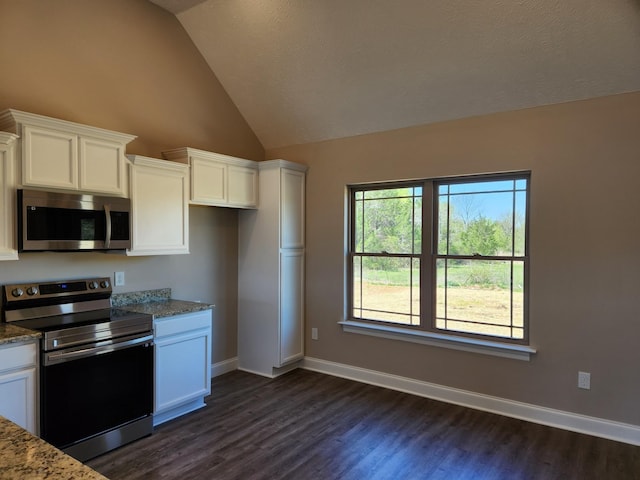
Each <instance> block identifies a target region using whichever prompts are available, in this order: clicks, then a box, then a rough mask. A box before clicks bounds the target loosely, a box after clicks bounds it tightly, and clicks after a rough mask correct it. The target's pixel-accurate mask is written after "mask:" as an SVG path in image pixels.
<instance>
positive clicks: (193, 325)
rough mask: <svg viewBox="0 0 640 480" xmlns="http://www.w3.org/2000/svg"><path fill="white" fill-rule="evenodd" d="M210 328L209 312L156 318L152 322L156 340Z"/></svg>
mask: <svg viewBox="0 0 640 480" xmlns="http://www.w3.org/2000/svg"><path fill="white" fill-rule="evenodd" d="M210 327H211V310H204V311H202V312H194V313H185V314H181V315H175V316H172V317H166V318H158V319H156V320H155V322H154V328H155V334H156V338H161V337H166V336H168V335H176V334H179V333H184V332H189V331H191V330H198V329H201V328H210Z"/></svg>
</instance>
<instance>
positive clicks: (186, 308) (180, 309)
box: [111, 288, 214, 318]
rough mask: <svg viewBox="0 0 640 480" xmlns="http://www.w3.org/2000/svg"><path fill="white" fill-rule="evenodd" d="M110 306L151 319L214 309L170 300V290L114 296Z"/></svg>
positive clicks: (206, 304) (188, 302)
mask: <svg viewBox="0 0 640 480" xmlns="http://www.w3.org/2000/svg"><path fill="white" fill-rule="evenodd" d="M111 304H112V306H114V307H116V308H120V309H122V310H127V311H130V312H135V313H146V314H149V315H153V318H163V317H171V316H174V315H181V314H185V313H193V312H200V311H203V310H209V309H212V308H213V307H214V305H212V304H210V303H203V302H194V301H190V300H178V299H174V298H171V289H170V288H160V289H156V290H143V291H139V292H129V293H120V294H114V295H112V296H111Z"/></svg>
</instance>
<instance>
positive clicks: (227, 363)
mask: <svg viewBox="0 0 640 480" xmlns="http://www.w3.org/2000/svg"><path fill="white" fill-rule="evenodd" d="M237 369H238V357H233V358H228V359H227V360H223V361H221V362H218V363H212V364H211V378H214V377H217V376H219V375H223V374H225V373H229V372H233V371H234V370H237Z"/></svg>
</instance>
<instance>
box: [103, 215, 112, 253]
mask: <svg viewBox="0 0 640 480" xmlns="http://www.w3.org/2000/svg"><path fill="white" fill-rule="evenodd" d="M104 214H105V217H106V220H107V231H106V233H105V238H104V248H109V246H110V245H111V205H105V206H104Z"/></svg>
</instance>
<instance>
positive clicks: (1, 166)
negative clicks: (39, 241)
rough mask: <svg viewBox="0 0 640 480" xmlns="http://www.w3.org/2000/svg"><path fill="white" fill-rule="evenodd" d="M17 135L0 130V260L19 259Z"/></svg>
mask: <svg viewBox="0 0 640 480" xmlns="http://www.w3.org/2000/svg"><path fill="white" fill-rule="evenodd" d="M16 138H17V137H16V136H15V135H12V134H9V133H4V132H0V260H17V259H18V251H17V250H16V245H15V244H16V241H15V238H16V236H17V235H16V225H15V208H16V207H15V197H16V193H15V173H14V165H15V156H14V152H15V148H14V142H15V139H16Z"/></svg>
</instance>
